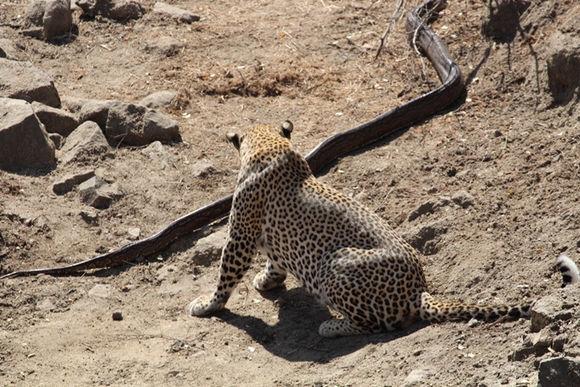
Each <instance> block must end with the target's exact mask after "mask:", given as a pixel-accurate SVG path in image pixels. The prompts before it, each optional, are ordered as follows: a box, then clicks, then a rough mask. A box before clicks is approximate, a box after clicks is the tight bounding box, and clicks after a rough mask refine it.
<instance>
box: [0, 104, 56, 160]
mask: <svg viewBox="0 0 580 387" xmlns="http://www.w3.org/2000/svg"><path fill="white" fill-rule="evenodd" d="M55 166H56V157H55V152H54V144H53V143H52V141H51V140H50V138H49V137H48V133H46V131H45V130H44V127H43V125H42V123H41V122H40V121H39V120H38V118H37V117H36V116H35V115H34V111H33V110H32V106H31V105H30V104H29V103H28V102H26V101H22V100H18V99H10V98H2V97H0V169H5V170H10V171H16V170H19V169H27V168H53V167H55Z"/></svg>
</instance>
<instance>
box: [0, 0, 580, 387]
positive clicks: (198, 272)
mask: <svg viewBox="0 0 580 387" xmlns="http://www.w3.org/2000/svg"><path fill="white" fill-rule="evenodd" d="M170 3H172V4H174V5H177V6H180V7H182V8H187V9H190V10H192V11H194V12H195V13H197V14H199V15H200V17H201V20H200V21H199V22H195V23H193V24H190V25H186V24H178V23H175V22H172V21H168V20H165V19H160V18H157V17H155V16H154V15H153V14H152V13H150V12H146V13H145V15H144V16H143V17H142V18H141V19H138V20H135V21H130V22H127V23H125V24H120V23H115V22H112V21H110V20H107V19H102V18H97V19H95V20H81V19H79V15H78V12H77V13H75V15H74V20H75V23H76V24H77V25H78V27H79V35H78V37H77V38H76V39H74V40H73V41H71V42H69V43H68V44H64V45H51V44H47V43H44V42H42V41H40V40H36V39H33V38H29V37H23V36H22V35H20V34H19V33H18V30H17V29H14V28H10V27H7V26H0V35H2V36H3V37H4V38H6V39H9V40H12V41H14V42H18V45H19V47H20V48H19V49H18V52H17V55H18V56H19V59H21V60H28V61H31V62H32V63H34V64H35V65H36V66H38V67H40V68H42V69H44V70H45V71H47V72H48V73H50V74H51V75H52V76H53V77H54V78H55V84H56V87H57V89H58V91H59V93H60V95H61V96H66V97H82V98H99V99H118V100H123V101H134V100H138V99H140V98H142V97H144V96H145V95H147V94H149V93H151V92H154V91H159V90H166V89H173V90H176V91H178V92H179V93H180V95H181V96H182V98H183V99H184V100H185V102H184V103H183V104H180V106H178V107H177V108H175V109H173V110H172V111H171V112H170V114H171V115H172V118H174V119H175V120H177V121H178V122H179V125H180V128H181V135H182V138H183V140H184V141H183V142H182V143H178V144H176V145H167V146H163V151H162V154H163V157H161V158H159V157H157V158H156V157H150V156H148V155H147V154H146V153H144V152H143V148H139V147H137V148H130V147H120V148H118V149H116V150H115V152H114V153H113V156H112V157H109V158H104V159H100V160H93V161H92V162H91V164H90V165H83V164H82V163H81V164H75V163H73V164H68V165H66V166H62V165H60V166H59V167H57V168H56V169H55V170H54V171H52V172H50V173H48V174H46V175H41V176H35V177H32V176H23V175H18V174H12V173H7V172H0V252H1V253H2V255H1V256H0V269H1V271H2V272H3V273H5V272H8V271H12V270H16V269H21V268H32V267H42V266H54V265H59V264H65V263H70V262H74V261H78V260H81V259H86V258H88V257H90V256H93V255H95V254H97V252H102V251H107V250H109V249H114V248H117V247H118V246H120V245H122V244H124V243H126V242H127V240H128V239H130V238H134V237H135V235H136V234H139V235H140V236H141V237H143V236H147V235H150V234H152V233H154V232H156V231H157V230H159V229H160V228H162V227H164V226H165V225H166V224H167V223H168V222H170V221H171V220H173V219H175V218H177V217H179V216H181V215H183V214H185V213H187V212H190V211H192V210H194V209H195V208H198V207H200V206H202V205H205V204H207V203H209V202H211V201H213V200H215V199H218V198H220V197H221V196H223V195H225V194H227V193H229V192H231V191H232V190H233V187H234V180H235V176H236V169H237V166H238V160H237V155H236V153H235V151H234V150H233V149H231V147H230V146H229V145H228V144H226V143H225V141H224V140H223V138H224V134H225V133H226V132H228V131H232V130H239V129H243V128H245V127H247V126H250V125H253V124H255V123H258V122H260V123H271V124H278V123H280V122H282V121H283V120H285V119H291V120H292V121H293V122H294V126H295V131H294V132H295V134H294V142H295V144H296V147H297V149H299V150H300V151H301V152H303V153H306V152H307V151H309V150H310V149H312V148H313V147H314V146H315V145H316V144H318V143H319V142H320V141H321V140H322V139H323V138H325V137H327V136H329V135H331V134H333V133H335V132H337V131H340V130H344V129H347V128H350V127H352V126H354V125H356V124H358V123H361V122H363V121H365V120H368V119H370V118H372V117H374V116H375V115H377V114H378V113H381V112H383V111H386V110H388V109H390V108H392V107H395V106H397V105H399V104H402V103H405V102H406V101H408V100H409V99H411V98H413V97H414V96H417V95H419V94H420V93H422V92H425V91H427V90H429V89H430V88H432V87H434V86H435V85H436V84H437V80H436V78H435V74H434V72H433V71H432V70H431V69H429V66H428V64H427V63H423V62H424V60H422V59H420V58H419V57H418V56H416V54H415V53H414V52H413V50H410V49H409V47H408V45H407V42H406V38H405V35H404V28H403V23H398V24H397V25H396V27H395V29H394V30H393V32H392V33H391V35H390V37H389V41H388V46H387V48H386V49H385V50H384V52H383V53H382V55H381V56H380V57H379V59H378V60H377V61H373V57H374V54H375V52H374V50H375V48H376V45H377V42H378V38H379V37H380V35H381V34H382V32H383V31H384V29H385V28H386V25H387V23H388V21H389V18H390V15H391V14H392V12H393V10H394V8H395V2H391V1H380V0H379V1H318V0H304V1H297V2H295V3H293V5H292V7H289V6H288V5H289V3H288V2H285V1H253V0H252V1H247V2H233V3H232V2H227V1H206V0H199V1H189V0H176V1H171V2H170ZM416 3H417V2H415V1H409V2H406V5H405V6H406V7H407V8H410V7H411V6H413V5H415V4H416ZM491 3H492V9H491V10H490V9H489V8H488V2H481V1H467V0H463V1H454V2H450V4H449V6H448V8H447V9H446V10H445V11H444V12H442V13H441V15H440V17H439V18H438V19H437V20H436V21H435V22H434V24H433V28H434V30H435V31H436V32H437V33H438V34H440V36H442V38H443V40H444V41H445V42H447V44H448V46H449V49H450V52H451V54H452V56H453V57H454V58H455V59H456V60H457V62H458V63H459V65H460V66H461V69H462V71H463V73H464V76H465V78H466V79H467V95H466V98H465V99H464V100H463V101H462V103H461V104H458V105H457V106H456V107H455V108H454V109H453V110H451V111H448V112H445V113H443V114H441V115H438V116H437V117H433V118H432V119H430V120H428V121H427V122H424V123H422V124H420V125H416V126H414V127H411V128H409V129H408V130H406V131H405V132H403V133H401V134H400V135H398V136H396V137H393V138H391V139H389V140H387V141H383V142H381V143H379V144H377V145H376V146H373V147H371V148H368V149H366V150H365V151H364V152H359V153H357V154H356V155H353V156H351V157H346V158H344V159H342V160H339V161H338V162H337V163H336V164H335V165H334V166H332V167H331V168H330V169H329V170H328V171H327V172H326V173H325V174H324V176H322V177H321V179H322V180H323V181H325V182H326V183H329V184H331V185H332V186H334V187H336V188H337V189H339V190H341V191H342V192H344V193H346V194H348V195H352V196H354V197H356V198H357V199H358V200H360V201H361V202H363V203H365V204H366V205H367V206H369V207H370V208H372V209H373V210H375V211H376V212H377V213H379V214H380V215H381V216H382V217H384V218H385V219H386V220H388V221H389V222H390V223H391V224H392V225H393V227H394V228H395V229H396V230H397V231H398V232H400V233H401V234H402V235H404V236H405V237H406V238H407V239H408V240H410V241H411V242H412V243H413V244H414V245H415V246H416V247H417V248H418V249H419V250H420V251H421V252H423V253H424V254H425V270H426V273H427V276H428V280H429V281H430V283H431V290H432V292H433V293H438V294H445V295H448V296H449V297H456V298H462V299H467V300H471V301H474V302H482V303H484V302H485V303H489V302H514V301H518V300H521V299H528V300H533V299H536V298H539V297H543V296H547V295H551V294H555V292H556V291H557V289H558V287H559V281H560V279H559V275H558V274H557V273H554V272H553V268H552V265H553V262H554V259H555V258H556V257H557V256H558V254H560V253H561V252H566V253H567V254H568V255H570V257H571V258H573V259H575V260H576V261H578V260H580V201H579V194H578V192H579V190H578V188H579V181H580V169H579V165H580V164H579V162H578V160H579V155H580V150H579V142H580V124H579V118H580V109H579V107H578V89H577V88H576V89H574V85H572V86H569V85H566V84H564V86H562V85H560V86H562V87H564V88H566V87H568V88H570V87H572V89H571V91H570V90H568V89H566V90H564V92H563V91H562V89H561V87H560V86H558V85H557V84H555V83H554V82H555V81H554V77H555V74H563V75H566V74H565V73H564V72H565V71H566V69H565V68H557V67H556V68H555V69H554V68H553V67H550V66H551V65H552V66H557V63H556V64H554V60H553V58H554V55H556V56H557V54H558V52H560V51H558V50H559V49H562V48H561V47H559V44H561V42H565V41H566V40H565V39H563V38H561V37H562V36H570V35H574V34H578V32H579V31H578V29H577V28H578V26H577V23H576V24H574V22H573V21H574V20H578V18H579V17H580V5H579V4H578V3H577V2H575V1H572V0H570V1H564V0H562V1H527V2H523V1H522V2H519V3H521V4H523V5H522V7H520V8H517V10H515V11H514V10H511V11H506V10H505V9H503V10H498V8H497V5H496V3H495V2H491ZM142 4H144V6H145V8H146V9H151V8H152V6H153V1H151V0H143V1H142ZM25 9H26V2H24V1H22V0H5V1H2V3H0V22H2V25H4V24H13V23H15V22H17V21H18V20H20V19H19V15H22V14H23V13H24V11H25ZM510 12H511V13H510ZM513 26H519V27H520V28H514V27H513ZM168 36H169V37H173V38H175V39H178V40H179V41H181V42H182V43H183V48H182V49H181V50H180V51H179V52H177V53H175V55H173V56H170V57H165V56H163V57H160V56H159V55H158V54H155V53H151V52H148V51H147V50H146V49H145V48H146V46H147V44H148V42H152V41H157V40H159V39H161V38H163V37H168ZM563 78H564V81H566V80H570V79H572V80H573V79H574V73H570V74H568V76H564V77H563ZM559 87H560V88H559ZM562 93H564V94H562ZM566 93H568V94H570V95H571V97H570V98H568V94H566ZM87 166H89V167H92V168H99V170H100V171H101V172H102V173H103V174H104V175H105V176H106V177H107V178H108V179H110V180H111V181H115V182H116V183H118V184H119V185H120V186H121V187H122V188H123V191H124V192H125V195H124V196H123V197H122V198H121V199H120V200H118V201H117V202H115V203H114V204H113V205H112V206H111V207H110V208H108V209H105V210H99V211H97V214H96V220H95V221H94V222H91V223H87V222H86V221H85V220H84V219H83V217H81V215H80V214H81V212H83V211H87V210H88V209H87V207H86V206H85V205H83V204H82V203H81V201H80V200H79V197H78V193H77V192H71V193H68V194H66V195H64V196H56V195H54V194H53V193H52V192H51V191H50V186H51V184H52V183H53V182H54V181H56V180H58V179H59V178H61V177H62V176H64V175H67V174H69V173H73V172H79V171H81V170H83V168H86V167H87ZM200 171H201V172H200ZM39 219H40V221H39ZM136 228H138V229H139V232H137V233H136V232H135V229H136ZM223 232H224V225H223V223H221V224H217V225H215V227H212V228H208V229H206V230H203V231H202V232H200V233H199V234H197V235H192V236H191V237H188V238H185V239H183V240H180V241H178V242H176V243H175V244H174V245H172V246H171V248H170V249H168V250H167V251H165V252H163V253H162V254H161V255H159V256H157V257H153V259H151V260H146V261H142V262H137V263H134V264H128V265H126V266H124V267H122V268H120V269H115V270H105V271H101V272H98V273H96V274H87V275H81V276H73V277H63V278H53V277H49V276H38V277H32V278H16V279H9V280H4V281H1V282H0V324H1V325H0V381H1V382H0V384H2V385H208V386H212V385H213V386H219V385H317V386H327V385H341V386H343V385H355V386H356V385H389V386H399V385H413V383H415V384H414V385H432V386H455V385H461V386H467V385H468V386H495V385H508V386H515V385H518V386H528V385H536V383H537V367H538V362H539V361H540V360H541V359H543V358H546V357H552V356H559V355H560V354H559V353H556V352H554V353H552V352H550V351H546V352H545V353H541V354H532V355H530V356H523V357H522V358H520V359H519V360H515V359H514V356H512V355H513V353H514V351H517V350H518V349H519V348H521V347H522V343H523V342H525V341H526V340H528V339H529V337H530V335H531V332H530V322H529V321H528V320H519V321H514V322H505V323H493V324H479V325H471V326H470V325H468V324H465V323H448V324H440V325H430V326H425V325H417V326H413V327H411V328H409V329H407V330H405V331H402V332H395V333H385V334H376V335H370V336H364V337H348V338H339V339H332V340H331V339H322V338H320V337H319V336H318V335H317V333H316V331H317V327H318V325H319V324H320V323H321V322H322V321H323V320H324V319H326V318H327V316H328V313H327V311H325V310H323V309H322V308H321V307H319V306H318V305H317V304H316V303H315V302H314V300H312V299H311V298H310V297H309V296H308V295H307V294H305V292H304V291H303V290H302V289H301V288H300V287H299V286H298V284H297V283H296V282H295V281H293V280H292V279H290V280H289V281H288V283H287V289H284V290H279V291H276V292H274V293H272V294H269V295H267V296H266V297H263V296H262V295H260V294H258V293H257V292H256V291H255V290H254V289H253V288H252V287H251V278H252V275H253V274H254V273H256V272H257V271H258V270H259V268H260V265H261V264H263V263H264V258H263V257H257V258H256V259H255V262H254V265H253V267H252V269H251V272H250V273H249V275H248V276H247V277H246V278H245V280H244V282H243V283H242V284H241V285H240V286H239V287H238V289H237V290H236V291H235V293H234V295H233V297H232V299H231V300H230V302H229V303H228V309H227V310H226V311H225V312H223V313H220V314H219V315H217V316H215V317H212V318H207V319H195V318H190V317H188V316H186V315H185V313H184V309H185V306H186V305H187V304H188V302H189V301H190V300H191V299H192V298H194V297H196V296H197V295H198V294H200V293H202V292H207V291H209V290H210V288H211V286H212V285H213V283H214V280H215V277H216V273H217V268H218V260H219V246H220V245H221V241H222V238H223ZM201 238H206V239H201ZM571 307H572V308H574V310H575V311H576V313H577V312H578V311H579V309H578V308H580V307H579V306H578V305H573V306H571ZM116 311H120V312H121V313H122V316H123V319H122V320H121V321H114V320H113V319H112V313H113V312H116ZM562 327H564V328H565V327H569V328H570V327H571V328H572V329H569V330H565V329H563V330H562V331H561V332H559V334H561V335H564V336H566V337H567V341H566V344H565V345H564V348H563V349H561V352H563V353H564V354H567V355H568V356H576V357H578V356H580V353H578V343H579V342H580V341H578V339H577V336H575V335H576V333H574V332H575V331H577V330H578V326H577V325H574V322H570V323H569V324H568V325H563V326H562ZM562 327H561V328H562ZM574 340H576V341H574Z"/></svg>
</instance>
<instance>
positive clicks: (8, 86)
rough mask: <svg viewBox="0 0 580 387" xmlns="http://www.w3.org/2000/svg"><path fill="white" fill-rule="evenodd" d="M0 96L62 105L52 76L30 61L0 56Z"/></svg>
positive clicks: (57, 105)
mask: <svg viewBox="0 0 580 387" xmlns="http://www.w3.org/2000/svg"><path fill="white" fill-rule="evenodd" d="M0 97H9V98H17V99H23V100H25V101H28V102H32V101H38V102H41V103H43V104H45V105H48V106H52V107H57V108H58V107H60V97H59V96H58V92H57V91H56V88H55V87H54V82H53V80H52V78H51V77H50V76H49V75H48V74H46V73H45V72H44V71H42V70H40V69H39V68H37V67H35V66H33V65H32V63H30V62H17V61H13V60H9V59H3V58H0Z"/></svg>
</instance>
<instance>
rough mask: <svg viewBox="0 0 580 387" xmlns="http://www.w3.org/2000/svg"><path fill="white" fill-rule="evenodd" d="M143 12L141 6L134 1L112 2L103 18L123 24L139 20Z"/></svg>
mask: <svg viewBox="0 0 580 387" xmlns="http://www.w3.org/2000/svg"><path fill="white" fill-rule="evenodd" d="M144 13H145V10H144V9H143V6H142V5H141V4H140V3H138V2H137V1H134V0H113V1H112V2H111V7H110V8H109V9H108V10H107V11H106V12H104V14H103V16H105V17H107V18H109V19H112V20H116V21H120V22H124V21H127V20H131V19H139V18H140V17H141V16H143V14H144Z"/></svg>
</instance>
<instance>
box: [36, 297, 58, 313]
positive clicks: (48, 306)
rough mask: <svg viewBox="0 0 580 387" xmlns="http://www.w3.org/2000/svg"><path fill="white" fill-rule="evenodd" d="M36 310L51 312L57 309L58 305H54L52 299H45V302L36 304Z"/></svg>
mask: <svg viewBox="0 0 580 387" xmlns="http://www.w3.org/2000/svg"><path fill="white" fill-rule="evenodd" d="M36 309H38V310H42V311H45V312H50V311H53V310H55V309H56V305H54V300H53V299H51V298H45V299H44V300H42V301H40V302H38V303H37V304H36Z"/></svg>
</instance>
